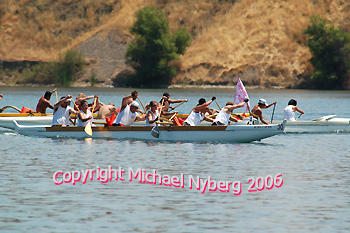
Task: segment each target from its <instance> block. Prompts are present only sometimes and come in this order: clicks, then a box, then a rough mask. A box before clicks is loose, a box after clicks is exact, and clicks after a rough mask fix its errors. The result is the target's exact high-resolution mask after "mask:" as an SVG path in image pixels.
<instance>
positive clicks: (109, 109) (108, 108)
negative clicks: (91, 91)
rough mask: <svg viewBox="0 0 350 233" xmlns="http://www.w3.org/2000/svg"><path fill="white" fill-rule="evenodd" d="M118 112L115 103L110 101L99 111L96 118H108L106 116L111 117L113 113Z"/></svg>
mask: <svg viewBox="0 0 350 233" xmlns="http://www.w3.org/2000/svg"><path fill="white" fill-rule="evenodd" d="M113 113H114V114H116V115H117V114H118V113H117V109H116V108H115V105H114V103H109V104H108V105H103V106H102V107H101V108H100V110H99V111H98V114H97V117H96V119H106V117H111V115H112V114H113Z"/></svg>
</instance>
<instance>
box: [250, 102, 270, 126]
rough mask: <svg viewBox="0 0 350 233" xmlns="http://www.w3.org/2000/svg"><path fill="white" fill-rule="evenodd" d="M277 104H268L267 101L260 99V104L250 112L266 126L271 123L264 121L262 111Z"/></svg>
mask: <svg viewBox="0 0 350 233" xmlns="http://www.w3.org/2000/svg"><path fill="white" fill-rule="evenodd" d="M274 104H277V102H276V101H275V102H273V103H271V104H267V101H266V100H265V99H259V101H258V104H256V105H255V106H254V107H253V109H252V110H251V111H250V113H251V115H252V116H253V117H254V118H256V119H260V121H261V122H262V123H264V124H266V125H268V124H269V123H268V122H267V121H265V120H264V118H263V115H262V109H266V108H269V107H271V106H272V105H274Z"/></svg>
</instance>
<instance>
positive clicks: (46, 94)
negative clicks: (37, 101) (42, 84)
mask: <svg viewBox="0 0 350 233" xmlns="http://www.w3.org/2000/svg"><path fill="white" fill-rule="evenodd" d="M51 95H52V93H51V92H50V91H46V92H45V95H44V98H45V99H47V100H49V99H50V98H51Z"/></svg>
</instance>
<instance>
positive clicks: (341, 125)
mask: <svg viewBox="0 0 350 233" xmlns="http://www.w3.org/2000/svg"><path fill="white" fill-rule="evenodd" d="M285 132H286V133H338V132H344V133H346V132H350V118H335V115H330V116H324V117H320V118H318V119H315V120H311V121H300V120H296V121H287V124H286V129H285Z"/></svg>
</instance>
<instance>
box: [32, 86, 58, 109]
mask: <svg viewBox="0 0 350 233" xmlns="http://www.w3.org/2000/svg"><path fill="white" fill-rule="evenodd" d="M55 91H57V89H54V90H53V91H46V92H45V94H44V95H43V96H41V98H40V99H39V101H38V104H37V106H36V112H37V113H46V109H47V108H51V109H54V107H53V105H52V104H51V103H50V99H51V95H52V93H54V92H55Z"/></svg>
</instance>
